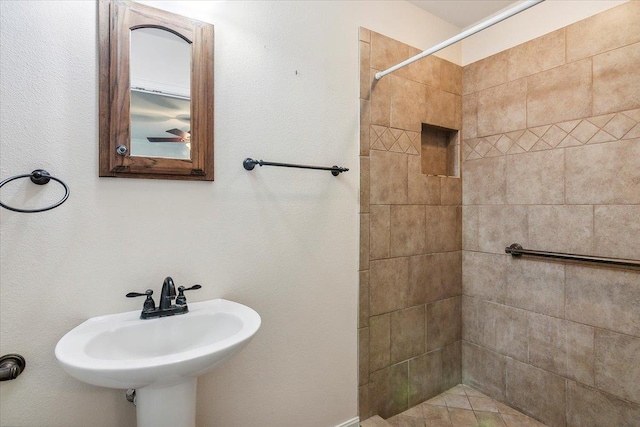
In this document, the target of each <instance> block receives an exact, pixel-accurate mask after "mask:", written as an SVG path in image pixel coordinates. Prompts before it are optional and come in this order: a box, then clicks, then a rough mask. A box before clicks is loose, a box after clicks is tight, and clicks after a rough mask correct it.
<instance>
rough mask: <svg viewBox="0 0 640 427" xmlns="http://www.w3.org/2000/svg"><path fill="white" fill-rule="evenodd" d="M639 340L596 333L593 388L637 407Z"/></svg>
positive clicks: (608, 332)
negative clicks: (632, 403)
mask: <svg viewBox="0 0 640 427" xmlns="http://www.w3.org/2000/svg"><path fill="white" fill-rule="evenodd" d="M638 379H640V338H638V337H631V336H628V335H622V334H617V333H615V332H611V331H605V330H602V329H596V338H595V380H596V387H597V388H599V389H600V390H603V391H605V392H608V393H611V394H613V395H615V396H618V397H622V398H624V399H628V400H630V401H632V402H634V403H640V381H638Z"/></svg>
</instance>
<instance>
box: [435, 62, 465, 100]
mask: <svg viewBox="0 0 640 427" xmlns="http://www.w3.org/2000/svg"><path fill="white" fill-rule="evenodd" d="M440 64H441V65H440V82H441V85H440V88H441V89H442V90H444V91H447V92H451V93H455V94H456V95H462V67H461V66H459V65H457V64H454V63H453V62H449V61H447V60H445V59H441V60H440Z"/></svg>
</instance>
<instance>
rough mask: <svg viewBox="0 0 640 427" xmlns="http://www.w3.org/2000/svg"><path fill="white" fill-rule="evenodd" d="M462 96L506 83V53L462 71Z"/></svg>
mask: <svg viewBox="0 0 640 427" xmlns="http://www.w3.org/2000/svg"><path fill="white" fill-rule="evenodd" d="M462 82H463V89H462V93H463V94H464V95H466V94H468V93H472V92H477V91H480V90H482V89H486V88H489V87H493V86H498V85H501V84H503V83H506V82H507V53H506V52H500V53H497V54H495V55H493V56H490V57H488V58H485V59H481V60H480V61H477V62H474V63H472V64H469V65H467V66H466V67H464V69H463V78H462Z"/></svg>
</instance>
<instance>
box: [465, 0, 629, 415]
mask: <svg viewBox="0 0 640 427" xmlns="http://www.w3.org/2000/svg"><path fill="white" fill-rule="evenodd" d="M463 93H464V96H463V111H464V113H463V138H464V142H463V144H462V155H463V158H464V159H465V160H464V168H463V170H464V181H463V205H464V206H463V294H464V295H463V298H462V313H463V322H462V323H463V343H462V371H463V382H464V383H466V384H470V385H472V386H474V387H476V388H478V389H480V390H482V391H484V392H485V393H487V394H489V395H490V396H491V397H493V398H496V399H499V400H502V401H504V402H506V403H507V404H509V405H511V406H513V407H514V408H516V409H519V410H521V411H523V412H525V413H527V414H529V415H531V416H533V417H535V418H537V419H539V420H541V421H542V422H544V423H545V424H547V425H549V426H553V427H555V426H565V425H568V426H594V427H595V426H599V427H601V426H616V427H623V426H626V427H631V426H639V425H640V271H637V270H635V271H633V270H623V269H615V268H601V267H593V266H584V265H577V264H569V263H566V264H565V263H562V262H551V261H545V260H540V261H535V260H532V259H529V260H527V259H512V258H511V257H510V256H509V255H506V254H505V253H504V249H505V246H508V245H509V244H511V243H514V242H517V243H520V244H521V245H523V246H524V247H525V248H531V249H540V250H549V251H557V252H571V253H582V254H593V255H598V256H608V257H618V258H632V259H640V2H639V1H631V2H629V3H625V4H623V5H621V6H618V7H616V8H613V9H610V10H609V11H606V12H604V13H601V14H599V15H596V16H594V17H591V18H589V19H586V20H584V21H580V22H578V23H575V24H573V25H570V26H568V27H566V28H563V29H560V30H558V31H555V32H552V33H549V34H547V35H545V36H542V37H540V38H538V39H535V40H532V41H530V42H528V43H525V44H523V45H520V46H517V47H514V48H512V49H509V50H507V51H503V52H501V53H499V54H496V55H494V56H492V57H489V58H487V59H484V60H482V61H478V62H476V63H473V64H471V65H468V66H466V67H465V68H464V89H463Z"/></svg>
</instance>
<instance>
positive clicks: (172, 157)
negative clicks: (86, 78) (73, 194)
mask: <svg viewBox="0 0 640 427" xmlns="http://www.w3.org/2000/svg"><path fill="white" fill-rule="evenodd" d="M99 13H100V176H117V177H130V178H163V179H190V180H206V181H213V26H212V25H210V24H206V23H202V22H199V21H195V20H191V19H188V18H185V17H182V16H179V15H175V14H172V13H169V12H165V11H162V10H159V9H155V8H151V7H148V6H145V5H141V4H138V3H133V2H129V1H124V0H101V1H100V12H99Z"/></svg>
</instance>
